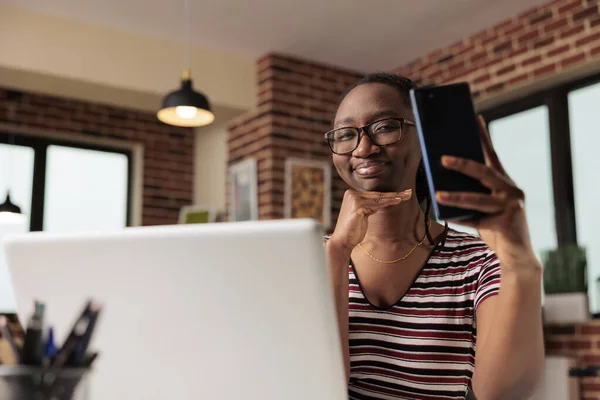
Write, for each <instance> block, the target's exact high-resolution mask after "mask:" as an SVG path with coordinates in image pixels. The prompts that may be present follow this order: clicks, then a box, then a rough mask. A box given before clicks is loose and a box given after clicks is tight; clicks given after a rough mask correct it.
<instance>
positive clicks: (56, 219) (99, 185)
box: [44, 145, 128, 232]
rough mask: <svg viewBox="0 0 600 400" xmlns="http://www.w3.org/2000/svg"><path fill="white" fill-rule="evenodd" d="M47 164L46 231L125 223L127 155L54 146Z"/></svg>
mask: <svg viewBox="0 0 600 400" xmlns="http://www.w3.org/2000/svg"><path fill="white" fill-rule="evenodd" d="M46 163H47V167H46V193H45V196H44V230H45V231H52V232H56V231H74V230H86V229H112V228H123V227H125V226H126V223H127V199H128V196H127V185H128V158H127V156H126V155H124V154H118V153H107V152H105V151H97V150H87V149H78V148H73V147H64V146H54V145H53V146H49V147H48V155H47V160H46Z"/></svg>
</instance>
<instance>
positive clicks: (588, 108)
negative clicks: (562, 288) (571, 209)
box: [568, 83, 600, 311]
mask: <svg viewBox="0 0 600 400" xmlns="http://www.w3.org/2000/svg"><path fill="white" fill-rule="evenodd" d="M568 102H569V128H570V131H571V160H572V161H571V162H572V165H573V189H574V199H575V216H576V222H577V224H576V226H577V241H578V242H579V245H580V246H583V247H585V249H586V256H587V261H588V282H589V283H588V285H589V287H590V290H589V294H590V304H591V305H592V309H593V310H595V311H598V310H599V309H600V307H599V306H600V304H599V300H600V298H599V297H600V296H599V294H598V293H597V290H598V285H597V284H596V280H597V279H598V278H599V276H600V232H598V226H599V225H600V216H599V214H598V205H599V204H600V177H599V173H600V158H598V155H597V154H598V149H600V135H599V129H598V111H599V110H600V83H597V84H595V85H591V86H587V87H584V88H581V89H577V90H574V91H572V92H570V93H569V95H568Z"/></svg>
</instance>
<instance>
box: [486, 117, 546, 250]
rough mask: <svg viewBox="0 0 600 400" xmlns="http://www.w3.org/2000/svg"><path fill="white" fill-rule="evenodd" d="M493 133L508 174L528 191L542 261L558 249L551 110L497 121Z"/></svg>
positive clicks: (533, 234) (531, 226)
mask: <svg viewBox="0 0 600 400" xmlns="http://www.w3.org/2000/svg"><path fill="white" fill-rule="evenodd" d="M489 131H490V136H491V138H492V142H493V144H494V149H495V150H496V152H497V153H498V157H500V161H501V162H502V165H503V166H504V168H505V169H506V172H507V173H508V174H509V175H510V176H511V178H512V179H513V180H514V181H515V183H516V184H517V185H518V186H519V187H520V188H521V189H522V190H523V191H524V192H525V196H526V198H527V201H526V203H525V205H526V212H527V218H528V222H529V229H530V231H531V238H532V242H533V247H534V249H535V251H536V253H537V254H538V256H539V257H540V258H541V252H542V251H543V250H547V249H551V248H555V247H556V230H555V221H554V200H553V194H552V164H551V161H550V134H549V133H550V128H549V126H548V107H546V106H539V107H535V108H532V109H529V110H526V111H522V112H520V113H516V114H512V115H509V116H507V117H504V118H500V119H497V120H495V121H493V122H491V123H490V126H489ZM532 160H535V162H532Z"/></svg>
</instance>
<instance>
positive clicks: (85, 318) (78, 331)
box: [50, 301, 100, 368]
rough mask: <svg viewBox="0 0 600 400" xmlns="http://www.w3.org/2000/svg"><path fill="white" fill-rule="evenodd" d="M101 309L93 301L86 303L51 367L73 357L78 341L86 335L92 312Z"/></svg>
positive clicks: (61, 364) (58, 365) (60, 365)
mask: <svg viewBox="0 0 600 400" xmlns="http://www.w3.org/2000/svg"><path fill="white" fill-rule="evenodd" d="M99 310H100V307H99V306H98V305H96V304H93V303H92V302H91V301H90V302H88V303H87V304H86V307H85V308H84V310H83V312H82V313H81V315H80V316H79V318H77V320H76V321H75V324H74V325H73V328H72V329H71V332H70V333H69V336H67V339H66V340H65V342H64V343H63V345H62V346H61V348H60V350H59V351H58V353H57V355H56V358H55V359H54V360H53V361H52V363H51V365H50V367H51V368H61V367H62V366H64V365H65V363H66V362H67V360H68V359H69V357H71V353H72V352H73V351H74V350H75V348H76V346H77V343H78V342H79V341H80V340H81V339H82V338H83V336H84V335H85V333H86V331H87V329H88V326H89V324H90V321H91V318H92V313H97V312H98V311H99Z"/></svg>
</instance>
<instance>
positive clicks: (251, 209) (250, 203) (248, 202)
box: [228, 158, 258, 222]
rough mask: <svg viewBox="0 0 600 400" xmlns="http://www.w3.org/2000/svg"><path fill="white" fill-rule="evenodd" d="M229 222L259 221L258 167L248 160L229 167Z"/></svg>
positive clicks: (254, 159)
mask: <svg viewBox="0 0 600 400" xmlns="http://www.w3.org/2000/svg"><path fill="white" fill-rule="evenodd" d="M228 171H229V172H228V175H229V177H228V181H229V221H231V222H237V221H255V220H258V167H257V161H256V158H248V159H245V160H243V161H240V162H238V163H235V164H233V165H231V166H230V167H229V170H228Z"/></svg>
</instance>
